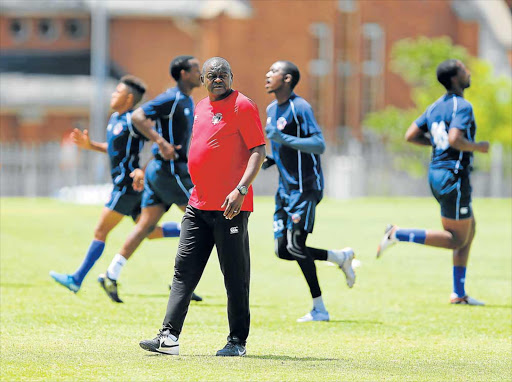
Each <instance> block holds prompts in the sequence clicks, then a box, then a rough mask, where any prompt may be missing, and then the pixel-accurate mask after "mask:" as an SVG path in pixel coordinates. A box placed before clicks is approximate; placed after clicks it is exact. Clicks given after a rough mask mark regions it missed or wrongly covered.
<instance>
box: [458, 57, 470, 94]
mask: <svg viewBox="0 0 512 382" xmlns="http://www.w3.org/2000/svg"><path fill="white" fill-rule="evenodd" d="M458 67H459V70H458V72H457V76H456V77H455V78H456V81H457V83H458V84H459V86H460V87H461V89H467V88H469V87H470V86H471V73H470V72H469V70H468V69H467V68H466V67H465V66H464V64H463V63H462V62H460V61H459V62H458Z"/></svg>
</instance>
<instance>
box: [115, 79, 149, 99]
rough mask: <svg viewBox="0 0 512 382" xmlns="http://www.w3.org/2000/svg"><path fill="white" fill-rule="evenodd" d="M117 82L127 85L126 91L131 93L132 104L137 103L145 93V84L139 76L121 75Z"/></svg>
mask: <svg viewBox="0 0 512 382" xmlns="http://www.w3.org/2000/svg"><path fill="white" fill-rule="evenodd" d="M119 82H121V83H123V84H125V85H126V86H127V87H128V91H129V92H130V94H132V95H133V106H135V105H137V104H138V103H139V102H140V100H141V99H142V96H143V95H144V93H146V84H145V83H144V82H143V81H142V80H141V79H140V78H138V77H135V76H132V75H130V74H128V75H126V76H123V77H121V80H120V81H119Z"/></svg>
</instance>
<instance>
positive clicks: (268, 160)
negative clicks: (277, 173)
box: [261, 155, 276, 170]
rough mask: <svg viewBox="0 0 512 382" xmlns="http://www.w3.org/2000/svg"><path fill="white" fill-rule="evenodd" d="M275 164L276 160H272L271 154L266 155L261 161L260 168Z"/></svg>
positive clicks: (264, 168)
mask: <svg viewBox="0 0 512 382" xmlns="http://www.w3.org/2000/svg"><path fill="white" fill-rule="evenodd" d="M275 164H276V161H275V160H274V158H272V157H271V156H268V155H267V156H266V157H265V160H264V161H263V163H262V164H261V169H262V170H266V169H267V168H269V167H271V166H273V165H275Z"/></svg>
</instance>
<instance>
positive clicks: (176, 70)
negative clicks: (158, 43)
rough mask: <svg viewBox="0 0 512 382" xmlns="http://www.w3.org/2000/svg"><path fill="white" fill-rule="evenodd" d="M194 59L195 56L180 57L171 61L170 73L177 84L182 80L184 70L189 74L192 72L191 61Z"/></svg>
mask: <svg viewBox="0 0 512 382" xmlns="http://www.w3.org/2000/svg"><path fill="white" fill-rule="evenodd" d="M194 58H195V57H194V56H178V57H175V58H174V59H173V60H172V61H171V64H170V65H169V73H170V74H171V76H172V78H174V80H175V81H176V82H178V81H179V79H180V78H181V71H182V70H186V71H187V72H188V71H189V70H190V68H191V67H192V65H190V62H189V61H190V60H193V59H194Z"/></svg>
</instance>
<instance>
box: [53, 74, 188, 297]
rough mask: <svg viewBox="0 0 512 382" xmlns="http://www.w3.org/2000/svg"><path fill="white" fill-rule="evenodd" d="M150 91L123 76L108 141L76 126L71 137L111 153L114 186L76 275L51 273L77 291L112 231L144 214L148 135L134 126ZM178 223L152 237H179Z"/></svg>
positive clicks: (112, 101)
mask: <svg viewBox="0 0 512 382" xmlns="http://www.w3.org/2000/svg"><path fill="white" fill-rule="evenodd" d="M145 91H146V86H145V85H144V83H143V82H142V81H141V80H140V79H138V78H137V77H134V76H129V75H128V76H124V77H123V78H121V80H120V82H119V84H118V85H117V87H116V89H115V91H114V92H113V93H112V97H111V99H110V107H111V108H112V110H114V113H113V114H112V115H111V117H110V120H109V122H108V126H107V142H95V141H91V139H90V138H89V133H88V131H87V130H84V131H83V132H82V131H80V130H78V129H74V130H73V132H72V134H71V136H72V139H73V141H74V142H75V144H76V145H77V146H79V147H81V148H83V149H86V150H93V151H98V152H102V153H106V154H108V156H109V158H110V167H111V176H112V182H113V183H114V188H113V190H112V194H111V197H110V201H109V202H108V203H107V204H106V205H105V207H104V208H103V211H102V213H101V216H100V220H99V222H98V224H97V226H96V228H95V230H94V240H93V241H92V243H91V245H90V247H89V250H88V251H87V253H86V255H85V257H84V259H83V261H82V264H81V265H80V267H79V268H78V269H77V270H76V271H75V273H73V274H61V273H56V272H54V271H51V272H50V276H51V277H53V279H54V280H55V281H57V282H58V283H59V284H61V285H63V286H65V287H66V288H68V289H69V290H71V291H72V292H74V293H77V292H78V291H79V290H80V287H81V285H82V282H83V280H84V278H85V276H86V275H87V273H88V272H89V271H90V270H91V268H92V267H93V265H94V263H95V262H96V261H97V260H98V259H99V258H100V256H101V254H102V253H103V249H104V248H105V241H106V239H107V236H108V234H109V233H110V231H112V229H114V227H116V226H117V225H118V224H119V222H120V221H121V220H122V219H123V217H124V216H131V217H132V219H133V220H134V221H137V219H138V218H139V215H140V203H141V198H142V193H141V192H140V191H142V188H143V182H144V180H143V179H144V172H143V171H142V170H141V169H140V168H139V153H140V151H141V150H142V147H143V146H144V141H145V140H146V138H145V137H144V136H143V135H142V134H141V133H140V132H139V131H138V130H137V129H136V128H135V127H134V126H133V124H132V121H131V116H132V109H133V107H134V106H135V105H136V104H137V103H138V102H139V101H140V100H141V99H142V96H143V95H144V93H145ZM177 224H178V223H175V222H167V223H164V224H163V227H155V228H154V229H153V230H152V231H151V232H149V235H148V238H150V239H156V238H161V237H177V236H179V231H176V230H174V229H172V227H175V226H176V225H177Z"/></svg>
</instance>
